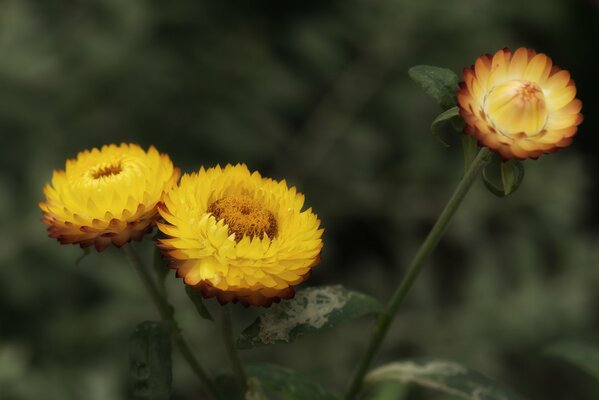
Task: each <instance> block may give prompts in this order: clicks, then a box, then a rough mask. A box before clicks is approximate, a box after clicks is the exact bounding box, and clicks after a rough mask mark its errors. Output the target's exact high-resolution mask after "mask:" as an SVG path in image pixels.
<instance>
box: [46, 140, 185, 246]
mask: <svg viewBox="0 0 599 400" xmlns="http://www.w3.org/2000/svg"><path fill="white" fill-rule="evenodd" d="M179 175H180V173H179V169H178V168H175V167H174V166H173V163H172V162H171V160H170V159H169V157H168V156H167V155H166V154H160V153H159V152H158V151H157V150H156V149H155V148H154V147H150V149H149V150H148V151H147V152H146V151H144V150H143V149H142V148H141V147H139V146H138V145H136V144H121V145H120V146H116V145H114V144H111V145H106V146H103V147H102V148H101V149H97V148H94V149H92V150H91V151H89V150H85V151H83V152H81V153H79V154H78V155H77V158H75V159H71V160H67V162H66V166H65V169H64V170H57V171H54V174H53V176H52V182H51V183H49V184H47V185H46V186H45V187H44V194H45V195H46V201H44V202H41V203H40V204H39V206H40V208H41V210H42V214H43V219H42V221H43V222H44V223H45V224H46V225H48V231H49V235H50V237H53V238H56V239H58V241H60V242H61V243H63V244H69V243H72V244H79V245H80V246H81V247H87V246H90V245H92V244H93V245H95V247H96V249H97V250H98V251H102V250H104V249H105V248H106V247H108V246H109V245H110V244H111V243H112V244H114V245H116V246H119V247H120V246H122V245H124V244H125V243H127V242H129V241H130V240H132V239H135V240H140V239H141V238H142V236H143V234H144V233H147V232H149V231H151V230H152V227H153V225H154V222H155V220H156V219H157V218H158V209H157V207H158V205H159V204H160V202H161V201H162V197H163V195H164V193H165V192H166V191H167V190H169V189H170V188H171V187H172V186H174V185H175V184H176V182H177V179H178V178H179Z"/></svg>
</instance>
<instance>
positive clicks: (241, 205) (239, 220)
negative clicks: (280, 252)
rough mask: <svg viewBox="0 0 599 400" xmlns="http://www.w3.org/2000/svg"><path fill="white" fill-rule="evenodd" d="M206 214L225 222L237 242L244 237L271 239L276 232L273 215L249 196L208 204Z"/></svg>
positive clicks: (227, 197)
mask: <svg viewBox="0 0 599 400" xmlns="http://www.w3.org/2000/svg"><path fill="white" fill-rule="evenodd" d="M208 212H209V213H212V215H214V218H216V220H217V221H220V220H221V219H224V220H225V223H226V224H227V225H229V232H230V233H235V240H236V241H237V242H239V241H240V240H241V239H242V238H243V237H244V236H249V237H251V238H254V237H257V236H258V237H260V238H263V237H264V235H265V234H266V235H268V237H269V238H271V239H272V238H274V237H275V236H276V234H277V231H278V227H277V221H276V219H275V217H274V215H272V213H271V212H270V211H268V210H267V209H266V208H264V207H263V206H262V205H261V204H260V203H259V202H257V201H256V200H254V199H253V198H251V197H250V196H246V195H240V196H225V197H223V198H222V199H218V200H216V201H215V202H214V203H212V204H210V205H209V206H208Z"/></svg>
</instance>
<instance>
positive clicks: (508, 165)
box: [482, 157, 524, 197]
mask: <svg viewBox="0 0 599 400" xmlns="http://www.w3.org/2000/svg"><path fill="white" fill-rule="evenodd" d="M494 158H495V157H494ZM491 167H492V168H493V169H494V170H495V173H494V174H495V175H498V177H497V178H498V179H497V178H494V177H492V175H490V173H493V172H489V171H488V170H489V168H491ZM482 177H483V182H484V184H485V187H486V188H487V189H488V190H489V191H490V192H491V193H493V194H494V195H495V196H497V197H506V196H509V195H511V194H514V193H515V192H516V191H517V190H518V188H519V187H520V185H521V184H522V181H523V180H524V166H523V165H522V163H521V162H520V161H517V160H514V159H512V160H508V161H500V163H499V165H497V163H495V162H492V163H491V164H490V165H487V167H486V168H485V169H483V173H482Z"/></svg>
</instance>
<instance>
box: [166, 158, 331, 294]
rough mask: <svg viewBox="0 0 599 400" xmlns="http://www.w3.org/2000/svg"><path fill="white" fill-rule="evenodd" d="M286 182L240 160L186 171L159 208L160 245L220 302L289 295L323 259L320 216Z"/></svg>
mask: <svg viewBox="0 0 599 400" xmlns="http://www.w3.org/2000/svg"><path fill="white" fill-rule="evenodd" d="M303 206H304V196H303V195H302V194H300V193H298V192H297V191H296V189H295V188H294V187H292V188H289V187H288V186H287V184H286V183H285V181H282V182H277V181H274V180H272V179H267V178H263V177H262V176H261V175H260V174H259V173H258V172H253V173H251V172H250V171H249V170H248V168H247V167H246V166H245V165H235V166H231V165H227V166H226V167H225V168H221V167H218V166H217V167H215V168H209V169H207V170H205V169H204V168H202V169H201V170H200V171H199V172H198V173H193V174H191V175H187V174H185V175H184V176H183V177H182V178H181V182H180V183H179V185H178V186H177V187H175V188H174V189H172V190H171V191H170V192H169V193H168V194H167V195H166V196H165V199H164V205H163V206H161V207H160V214H161V215H162V217H163V218H164V220H165V222H164V223H158V227H159V229H160V231H162V232H163V233H164V234H165V235H166V236H167V238H164V239H161V240H159V246H160V247H161V248H162V250H163V252H164V254H165V255H166V256H167V257H168V258H169V259H170V260H171V267H172V268H175V269H176V270H177V276H179V277H182V278H183V279H184V282H185V283H186V284H187V285H190V286H192V287H193V288H195V289H197V290H199V291H200V292H201V293H202V294H203V296H204V297H206V298H210V297H215V296H216V297H217V299H218V301H219V302H220V303H222V304H224V303H227V302H237V301H239V302H241V303H242V304H244V305H254V306H269V305H270V304H272V303H273V302H278V301H280V299H281V298H283V299H288V298H291V297H293V295H294V289H293V285H297V284H299V283H301V282H302V281H304V280H305V279H306V278H307V277H308V276H309V274H310V271H311V269H312V267H313V266H315V265H316V264H317V263H318V261H319V259H320V252H321V249H322V240H321V236H322V233H323V230H322V229H320V220H319V219H318V217H317V216H316V215H315V214H314V213H313V212H312V211H311V209H308V210H305V211H302V208H303Z"/></svg>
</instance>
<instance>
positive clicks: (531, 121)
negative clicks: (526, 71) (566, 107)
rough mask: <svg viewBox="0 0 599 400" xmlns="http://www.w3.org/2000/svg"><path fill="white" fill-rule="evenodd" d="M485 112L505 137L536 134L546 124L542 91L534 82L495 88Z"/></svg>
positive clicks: (485, 101)
mask: <svg viewBox="0 0 599 400" xmlns="http://www.w3.org/2000/svg"><path fill="white" fill-rule="evenodd" d="M483 110H484V113H485V114H486V116H487V117H488V118H489V119H490V122H491V123H492V124H493V126H494V127H495V128H496V129H497V130H499V131H500V132H501V133H502V134H504V135H506V136H510V137H511V136H514V135H517V134H519V133H524V134H525V135H526V136H534V135H537V134H538V133H539V132H540V131H541V130H542V129H543V128H544V126H545V123H546V122H547V106H546V105H545V96H544V95H543V91H542V90H541V88H540V87H539V85H537V84H536V83H534V82H529V81H524V80H512V81H508V82H505V83H502V84H501V85H497V86H495V87H494V88H492V89H491V90H490V91H489V93H488V94H487V95H486V96H485V100H484V103H483Z"/></svg>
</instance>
